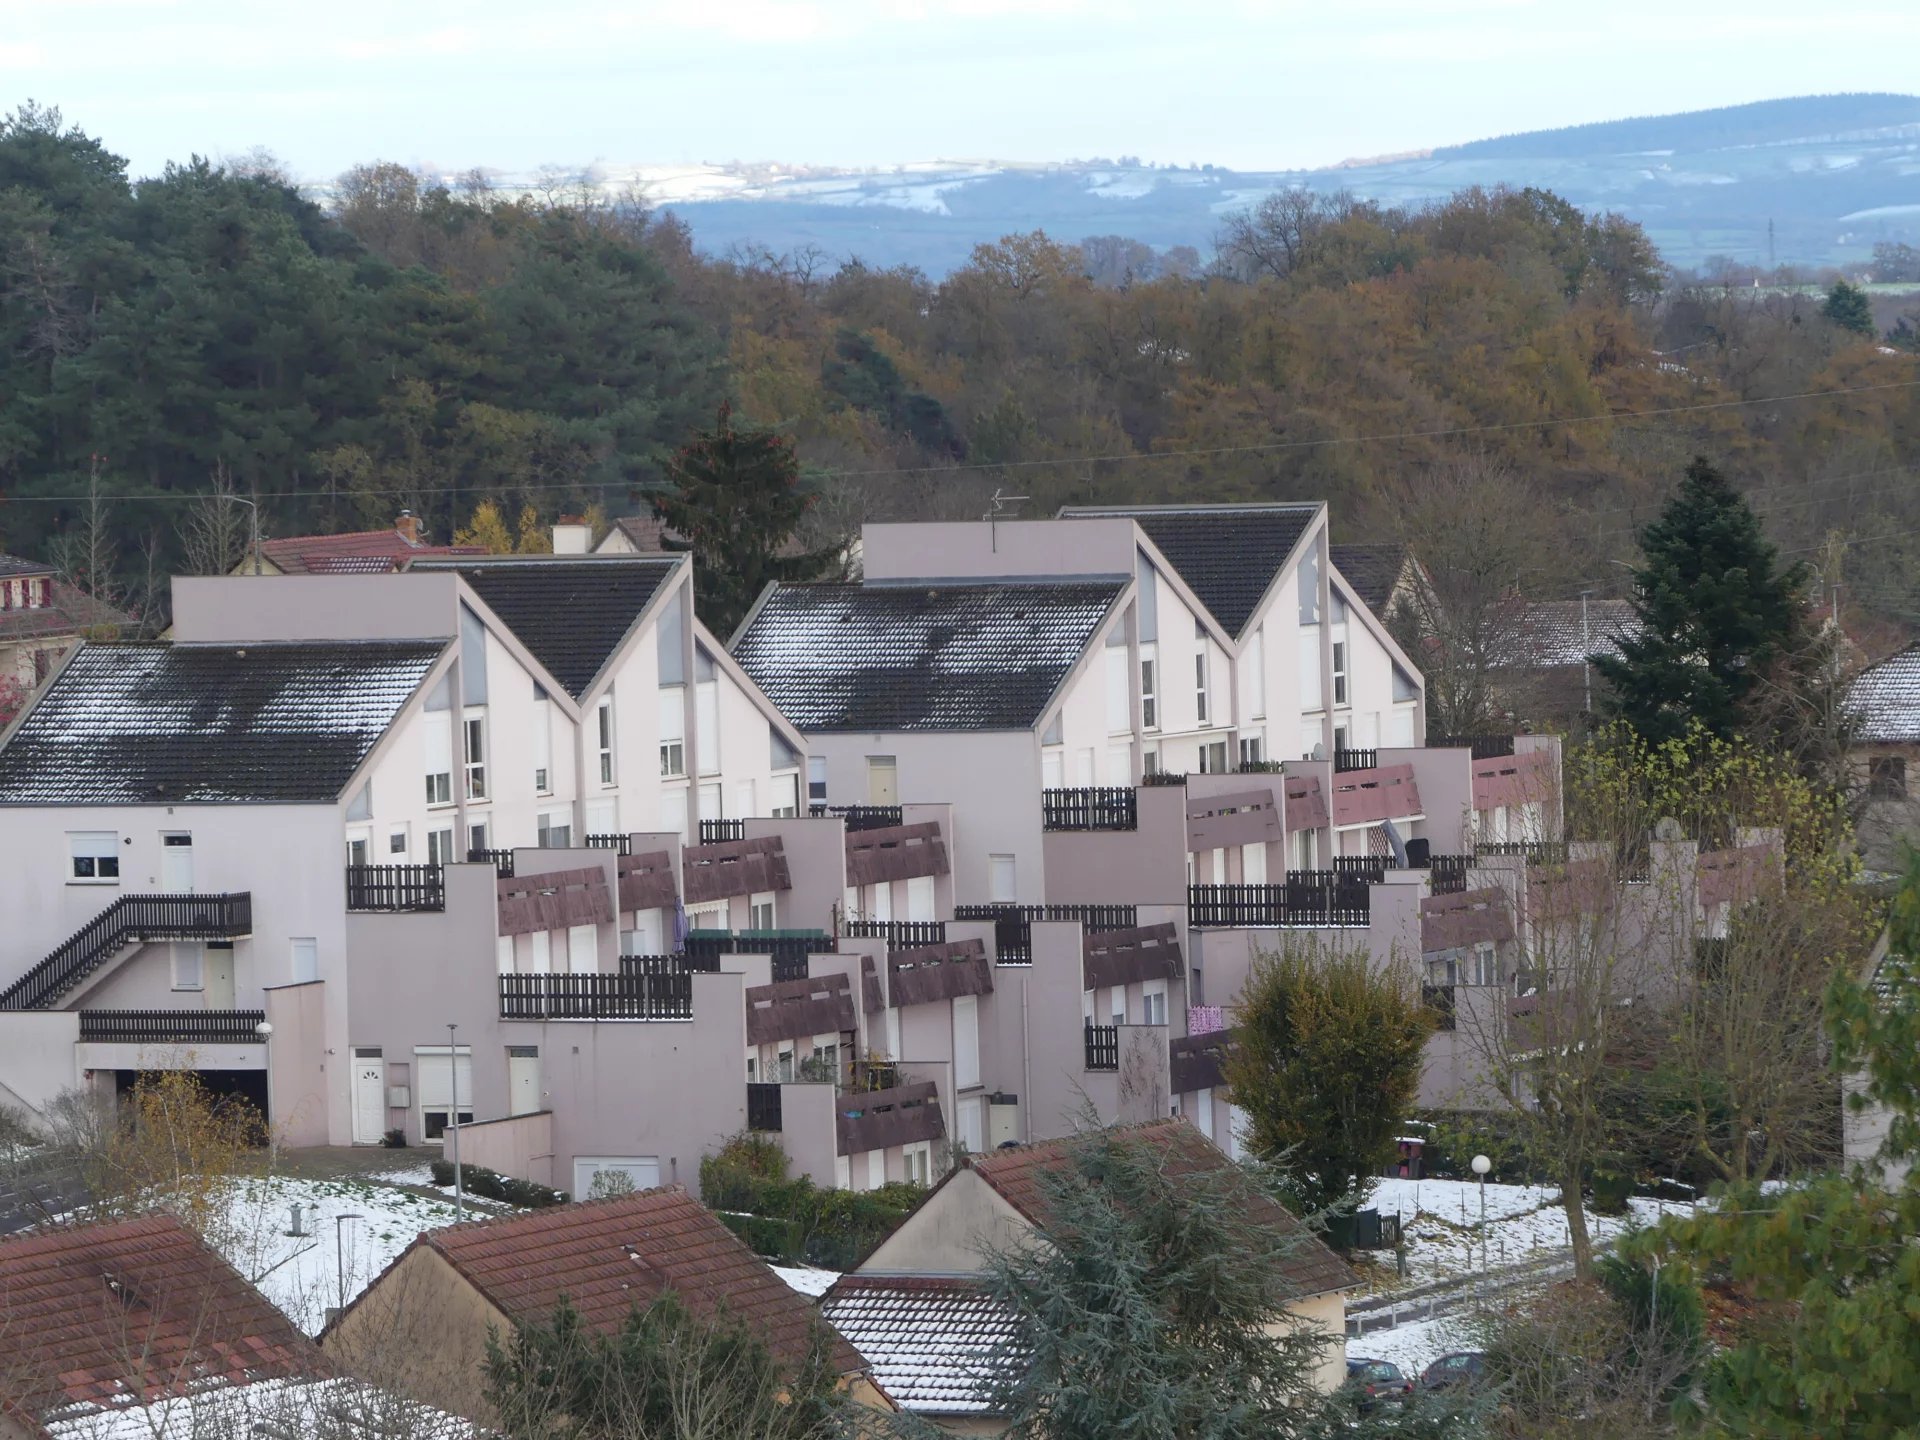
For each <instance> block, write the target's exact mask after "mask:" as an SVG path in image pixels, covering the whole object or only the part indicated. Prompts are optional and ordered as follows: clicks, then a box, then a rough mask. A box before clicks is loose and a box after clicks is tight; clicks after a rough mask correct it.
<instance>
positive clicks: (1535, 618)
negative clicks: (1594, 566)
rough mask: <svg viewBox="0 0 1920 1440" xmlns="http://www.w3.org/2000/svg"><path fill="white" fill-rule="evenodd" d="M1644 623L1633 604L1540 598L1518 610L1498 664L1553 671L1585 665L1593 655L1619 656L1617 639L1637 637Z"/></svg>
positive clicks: (1620, 601) (1508, 630) (1502, 646)
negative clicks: (1583, 611) (1635, 611)
mask: <svg viewBox="0 0 1920 1440" xmlns="http://www.w3.org/2000/svg"><path fill="white" fill-rule="evenodd" d="M1639 630H1640V619H1639V617H1638V616H1637V615H1635V614H1634V610H1633V602H1632V601H1630V600H1593V599H1589V600H1588V601H1587V602H1586V613H1585V615H1584V616H1583V615H1582V614H1581V609H1580V602H1579V601H1578V600H1536V601H1532V602H1530V603H1527V604H1524V605H1522V606H1521V607H1520V609H1519V610H1518V611H1517V612H1516V614H1515V615H1514V617H1513V620H1512V623H1511V624H1510V625H1509V626H1508V628H1507V633H1506V635H1505V637H1504V638H1503V639H1502V640H1501V642H1500V649H1501V652H1502V654H1501V660H1500V663H1501V664H1502V665H1505V666H1509V667H1517V668H1523V669H1554V668H1558V667H1566V666H1577V665H1584V664H1586V663H1587V657H1588V656H1589V655H1614V654H1618V653H1619V649H1620V646H1619V637H1621V636H1623V635H1624V636H1631V635H1635V634H1638V633H1639Z"/></svg>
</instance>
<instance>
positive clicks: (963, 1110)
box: [956, 1099, 987, 1155]
mask: <svg viewBox="0 0 1920 1440" xmlns="http://www.w3.org/2000/svg"><path fill="white" fill-rule="evenodd" d="M986 1103H987V1102H986V1101H985V1100H977V1099H976V1100H962V1101H961V1102H960V1103H959V1105H958V1106H957V1107H956V1108H957V1109H958V1110H959V1111H960V1143H961V1144H962V1145H964V1146H966V1147H967V1153H968V1154H969V1155H978V1154H980V1153H981V1152H982V1151H984V1150H985V1149H986V1148H987V1137H986V1127H985V1126H984V1125H982V1124H981V1123H980V1107H981V1106H982V1105H985V1104H986Z"/></svg>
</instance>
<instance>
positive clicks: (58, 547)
mask: <svg viewBox="0 0 1920 1440" xmlns="http://www.w3.org/2000/svg"><path fill="white" fill-rule="evenodd" d="M49 548H50V551H51V554H52V557H53V564H54V568H55V569H57V570H58V571H59V572H60V578H61V579H63V580H65V581H66V582H67V584H69V585H71V586H73V588H74V589H76V590H79V591H81V592H82V593H84V594H86V595H89V596H91V597H92V598H93V599H95V600H98V601H99V602H100V603H101V604H103V605H116V606H117V605H120V604H121V603H122V602H123V601H125V600H126V598H127V597H126V592H125V590H124V589H123V587H122V585H121V582H120V577H119V565H120V549H119V546H118V545H117V544H116V543H115V541H114V519H113V504H112V501H111V500H110V499H109V497H108V495H107V492H106V489H105V487H104V486H103V485H102V483H101V478H100V457H99V456H98V455H94V456H91V457H89V459H88V462H87V488H86V494H85V495H84V496H83V497H82V499H81V501H80V508H79V510H78V512H77V513H76V514H74V515H73V516H72V518H71V519H69V520H68V522H67V524H66V526H65V527H64V528H63V529H62V530H61V532H60V534H59V535H58V536H57V537H56V538H55V539H54V541H53V544H52V546H51V547H49Z"/></svg>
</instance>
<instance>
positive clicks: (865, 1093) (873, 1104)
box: [834, 1080, 947, 1155]
mask: <svg viewBox="0 0 1920 1440" xmlns="http://www.w3.org/2000/svg"><path fill="white" fill-rule="evenodd" d="M834 1129H835V1132H836V1133H835V1135H834V1142H835V1148H836V1149H837V1151H838V1153H840V1154H842V1155H858V1154H861V1153H862V1152H863V1151H867V1150H885V1149H887V1148H888V1147H889V1146H893V1145H917V1144H919V1143H920V1142H921V1141H923V1140H928V1141H932V1140H940V1139H943V1138H945V1136H946V1133H947V1125H946V1121H945V1119H944V1118H943V1117H942V1116H941V1114H940V1092H939V1089H938V1087H936V1086H935V1085H934V1083H933V1082H932V1081H931V1080H923V1081H920V1082H918V1083H917V1084H913V1085H896V1086H895V1087H894V1088H893V1089H891V1090H862V1091H848V1092H847V1093H846V1094H844V1095H842V1096H841V1097H840V1106H839V1113H838V1114H837V1115H836V1116H835V1121H834Z"/></svg>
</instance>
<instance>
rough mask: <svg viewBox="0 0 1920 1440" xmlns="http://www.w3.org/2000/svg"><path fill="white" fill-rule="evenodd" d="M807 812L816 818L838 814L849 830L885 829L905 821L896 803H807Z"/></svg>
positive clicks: (902, 823)
mask: <svg viewBox="0 0 1920 1440" xmlns="http://www.w3.org/2000/svg"><path fill="white" fill-rule="evenodd" d="M807 814H809V815H811V816H812V817H813V818H814V819H816V820H819V819H822V818H823V817H825V816H828V815H838V816H839V817H840V818H841V819H842V820H844V821H846V822H847V829H849V830H887V829H891V828H892V827H893V826H895V825H904V824H906V823H907V822H906V817H905V814H904V813H903V812H902V810H901V809H900V807H899V806H898V805H809V806H808V807H807Z"/></svg>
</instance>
